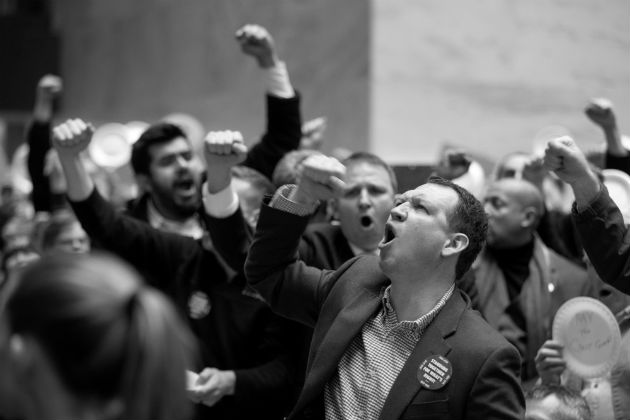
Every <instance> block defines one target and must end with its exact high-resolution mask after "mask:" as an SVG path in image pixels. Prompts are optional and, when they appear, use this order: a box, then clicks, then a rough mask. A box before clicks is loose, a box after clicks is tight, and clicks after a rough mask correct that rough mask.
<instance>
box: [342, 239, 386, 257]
mask: <svg viewBox="0 0 630 420" xmlns="http://www.w3.org/2000/svg"><path fill="white" fill-rule="evenodd" d="M348 245H350V249H351V250H352V253H353V254H354V255H355V256H357V255H376V256H378V254H379V249H378V248H375V249H373V250H371V251H366V250H365V249H363V248H359V247H358V246H356V245H355V244H353V243H352V242H350V241H348Z"/></svg>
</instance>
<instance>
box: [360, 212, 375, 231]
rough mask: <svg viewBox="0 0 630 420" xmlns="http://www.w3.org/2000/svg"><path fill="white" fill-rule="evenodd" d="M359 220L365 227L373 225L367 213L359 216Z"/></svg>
mask: <svg viewBox="0 0 630 420" xmlns="http://www.w3.org/2000/svg"><path fill="white" fill-rule="evenodd" d="M360 222H361V226H362V227H364V228H365V229H369V228H371V227H372V226H373V225H374V220H373V219H372V218H371V217H370V216H368V215H364V216H361V219H360Z"/></svg>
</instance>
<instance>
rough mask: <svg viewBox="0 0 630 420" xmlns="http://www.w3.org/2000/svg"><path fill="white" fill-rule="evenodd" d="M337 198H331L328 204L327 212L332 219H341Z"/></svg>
mask: <svg viewBox="0 0 630 420" xmlns="http://www.w3.org/2000/svg"><path fill="white" fill-rule="evenodd" d="M337 209H338V204H337V200H335V199H334V198H333V199H330V200H328V202H327V204H326V213H328V215H329V216H330V218H331V220H339V212H338V210H337Z"/></svg>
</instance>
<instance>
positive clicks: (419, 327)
mask: <svg viewBox="0 0 630 420" xmlns="http://www.w3.org/2000/svg"><path fill="white" fill-rule="evenodd" d="M391 289H392V285H391V284H390V285H389V286H387V288H386V289H385V291H384V292H383V298H382V304H383V322H384V325H385V330H386V331H387V333H388V334H390V333H392V332H395V331H397V330H402V331H408V332H409V333H411V334H413V336H414V338H415V339H416V341H417V340H419V339H420V336H421V335H422V333H423V332H424V330H425V329H426V328H427V326H428V325H429V324H430V323H431V321H433V318H435V316H436V315H437V314H438V312H440V309H442V308H443V307H444V305H445V304H446V301H447V300H448V299H449V298H450V297H451V295H452V294H453V291H454V290H455V284H452V285H451V287H450V288H449V289H448V290H447V291H446V293H444V295H443V296H442V297H441V298H440V300H438V302H437V303H436V304H435V306H434V307H433V308H432V309H431V310H430V311H429V312H427V313H426V314H424V315H422V316H421V317H420V318H418V319H416V320H415V321H400V322H399V321H398V316H397V315H396V311H395V310H394V307H393V306H392V303H391Z"/></svg>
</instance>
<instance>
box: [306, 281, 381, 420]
mask: <svg viewBox="0 0 630 420" xmlns="http://www.w3.org/2000/svg"><path fill="white" fill-rule="evenodd" d="M380 303H381V297H380V294H379V293H378V292H377V291H376V290H369V289H367V288H364V289H362V290H361V293H359V294H358V295H357V296H356V297H355V298H354V299H353V300H352V301H351V302H350V304H348V305H347V306H346V307H345V308H343V309H342V310H341V311H340V312H339V314H337V317H336V318H335V319H334V321H333V322H332V324H331V325H330V328H329V329H328V332H327V333H326V335H325V336H324V338H323V339H322V342H321V343H320V344H319V345H318V346H317V353H316V354H315V355H314V356H313V357H314V358H313V361H312V364H311V369H310V371H309V372H308V374H307V377H306V381H305V383H304V389H303V391H302V393H301V395H300V399H299V401H298V402H297V404H296V406H295V409H296V410H299V409H300V408H301V407H302V406H303V405H304V404H305V403H306V402H308V401H312V400H313V399H315V398H316V397H317V396H318V395H319V394H320V393H321V392H322V390H323V389H324V385H325V384H326V382H327V381H328V379H329V378H330V377H331V375H332V374H333V373H334V371H335V369H337V365H338V364H339V361H340V360H341V357H342V356H343V353H344V352H345V351H346V349H347V348H348V347H349V346H350V343H351V342H352V340H353V339H354V337H355V336H356V335H357V334H359V333H360V332H361V328H362V327H363V324H365V323H366V322H367V320H368V319H369V318H370V317H371V316H372V315H373V314H374V312H375V311H377V310H378V308H379V307H380Z"/></svg>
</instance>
